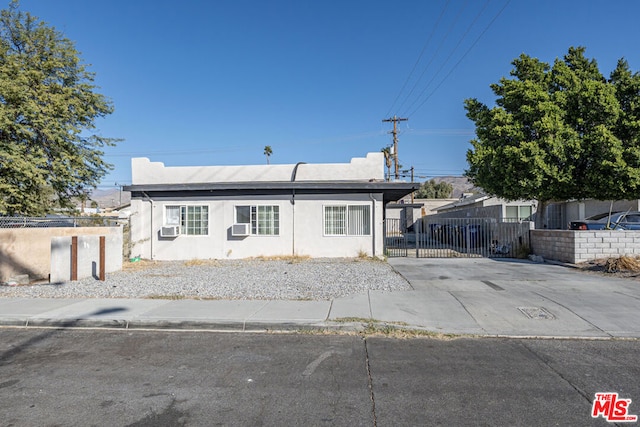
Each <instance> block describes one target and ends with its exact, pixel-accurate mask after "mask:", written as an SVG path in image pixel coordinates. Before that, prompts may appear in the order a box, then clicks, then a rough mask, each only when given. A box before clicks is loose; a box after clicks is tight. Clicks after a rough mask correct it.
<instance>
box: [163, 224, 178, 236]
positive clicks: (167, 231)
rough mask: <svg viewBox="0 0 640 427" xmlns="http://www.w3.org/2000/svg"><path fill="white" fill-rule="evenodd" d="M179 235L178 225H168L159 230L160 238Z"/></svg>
mask: <svg viewBox="0 0 640 427" xmlns="http://www.w3.org/2000/svg"><path fill="white" fill-rule="evenodd" d="M179 235H180V226H179V225H170V226H167V227H162V228H160V237H178V236H179Z"/></svg>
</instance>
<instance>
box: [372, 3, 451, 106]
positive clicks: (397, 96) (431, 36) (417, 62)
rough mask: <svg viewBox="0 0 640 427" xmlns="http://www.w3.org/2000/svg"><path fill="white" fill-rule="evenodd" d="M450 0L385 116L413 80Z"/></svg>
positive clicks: (443, 8)
mask: <svg viewBox="0 0 640 427" xmlns="http://www.w3.org/2000/svg"><path fill="white" fill-rule="evenodd" d="M450 1H451V0H447V2H446V3H445V4H444V6H443V7H442V10H441V11H440V15H439V16H438V19H437V20H436V23H435V25H434V26H433V29H432V30H431V34H429V38H427V41H426V43H425V44H424V46H423V47H422V50H421V51H420V55H418V59H416V62H415V63H414V64H413V68H412V69H411V71H410V72H409V75H408V76H407V78H406V80H405V81H404V84H403V85H402V87H401V88H400V91H399V92H398V95H396V98H395V99H394V100H393V103H392V104H391V107H390V108H389V111H387V114H385V115H384V116H385V117H388V116H390V115H391V111H393V107H395V105H396V102H398V99H399V98H400V95H402V92H403V91H404V89H405V88H406V87H407V84H408V83H409V80H411V77H412V76H413V73H414V71H415V70H416V68H417V67H418V64H419V63H420V60H421V59H422V55H423V54H424V52H425V50H426V49H427V47H428V46H429V44H431V39H432V38H433V35H434V34H435V32H436V29H437V28H438V27H439V25H440V21H441V20H442V17H443V16H444V13H445V11H446V9H447V6H449V2H450Z"/></svg>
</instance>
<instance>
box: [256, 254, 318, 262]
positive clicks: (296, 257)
mask: <svg viewBox="0 0 640 427" xmlns="http://www.w3.org/2000/svg"><path fill="white" fill-rule="evenodd" d="M252 259H256V260H258V261H287V262H288V263H289V264H295V263H298V262H304V261H308V260H309V259H311V257H310V256H309V255H274V256H259V257H255V258H252Z"/></svg>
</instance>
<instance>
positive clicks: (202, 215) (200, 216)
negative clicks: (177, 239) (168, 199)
mask: <svg viewBox="0 0 640 427" xmlns="http://www.w3.org/2000/svg"><path fill="white" fill-rule="evenodd" d="M164 223H165V225H169V226H171V225H179V226H180V234H183V235H187V236H206V235H208V234H209V206H200V205H170V206H165V209H164Z"/></svg>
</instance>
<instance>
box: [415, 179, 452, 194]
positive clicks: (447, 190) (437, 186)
mask: <svg viewBox="0 0 640 427" xmlns="http://www.w3.org/2000/svg"><path fill="white" fill-rule="evenodd" d="M452 193H453V185H451V184H450V183H448V182H444V181H440V182H435V180H433V179H430V180H429V181H425V182H424V183H423V184H422V185H421V186H420V188H419V189H418V190H417V191H416V192H415V197H416V198H418V199H448V198H449V197H451V194H452Z"/></svg>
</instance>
